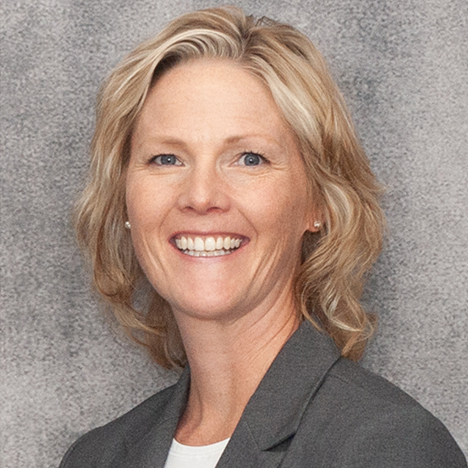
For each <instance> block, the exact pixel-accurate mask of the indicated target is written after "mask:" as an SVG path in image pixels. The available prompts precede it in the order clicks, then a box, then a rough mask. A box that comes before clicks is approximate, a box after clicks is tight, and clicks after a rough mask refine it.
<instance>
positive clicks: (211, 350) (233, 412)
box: [126, 59, 320, 445]
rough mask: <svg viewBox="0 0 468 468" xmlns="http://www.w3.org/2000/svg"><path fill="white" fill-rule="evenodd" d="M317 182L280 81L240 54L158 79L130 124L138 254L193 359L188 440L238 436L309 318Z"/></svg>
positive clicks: (181, 435) (129, 191)
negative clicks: (276, 86)
mask: <svg viewBox="0 0 468 468" xmlns="http://www.w3.org/2000/svg"><path fill="white" fill-rule="evenodd" d="M246 153H248V154H251V153H254V154H255V155H262V157H260V158H259V157H257V156H254V159H255V161H256V162H259V164H256V165H254V166H251V165H246ZM160 155H171V158H170V161H171V163H172V164H163V163H162V162H163V160H162V159H161V158H160V157H159V158H158V156H160ZM166 162H167V159H166ZM307 183H308V182H307V178H306V173H305V169H304V165H303V162H302V159H301V156H300V153H299V151H298V149H297V145H296V143H295V139H294V135H293V134H292V132H291V131H290V130H289V128H288V126H287V125H286V123H285V122H284V119H283V117H282V115H281V112H280V111H279V109H278V107H277V106H276V103H275V102H274V100H273V98H272V96H271V93H270V92H269V90H268V89H267V88H266V87H265V86H264V85H263V84H262V83H261V82H260V80H259V79H258V78H256V77H254V76H252V75H251V74H249V73H248V72H247V71H246V70H244V69H242V68H241V67H240V66H239V65H237V64H235V63H233V62H230V61H223V60H208V59H200V60H195V61H192V62H189V63H185V64H182V65H179V66H177V67H176V68H174V69H172V70H170V71H169V72H167V73H166V74H165V75H163V76H162V77H161V78H160V79H159V81H158V82H157V83H156V84H155V86H154V87H153V88H152V89H151V90H150V92H149V94H148V96H147V99H146V101H145V104H144V106H143V109H142V111H141V113H140V115H139V118H138V120H137V122H136V126H135V130H134V133H133V135H132V141H131V157H130V163H129V166H128V170H127V181H126V197H127V210H128V216H129V221H130V223H131V226H132V229H131V233H132V239H133V243H134V247H135V252H136V254H137V257H138V259H139V262H140V263H141V266H142V268H143V270H144V271H145V273H146V275H147V277H148V279H149V281H150V282H151V283H152V285H153V286H154V287H155V289H156V290H157V291H158V292H159V294H161V295H162V296H163V297H164V298H165V299H166V300H167V301H168V302H169V303H170V304H171V306H172V309H173V312H174V316H175V319H176V321H177V323H178V326H179V328H180V331H181V335H182V339H183V341H184V346H185V348H186V352H187V357H188V360H189V363H190V368H191V387H190V395H189V400H188V404H187V408H186V410H185V413H184V414H183V416H182V418H181V420H180V422H179V426H178V429H177V432H176V439H177V440H178V441H179V442H181V443H184V444H187V445H205V444H210V443H214V442H217V441H220V440H223V439H225V438H227V437H230V436H231V434H232V432H233V431H234V429H235V427H236V425H237V423H238V421H239V418H240V416H241V415H242V412H243V410H244V408H245V405H246V404H247V402H248V400H249V398H250V397H251V395H252V394H253V392H254V391H255V389H256V388H257V386H258V384H259V382H260V380H261V379H262V377H263V376H264V374H265V372H266V371H267V369H268V367H269V366H270V364H271V363H272V361H273V359H274V358H275V357H276V355H277V354H278V352H279V350H280V349H281V347H282V346H283V345H284V343H285V342H286V341H287V340H288V338H289V337H290V336H291V334H292V333H293V332H294V331H295V330H296V329H297V327H298V325H299V319H298V313H297V310H296V306H295V302H294V294H293V283H292V279H293V278H294V274H295V271H296V268H297V266H298V264H299V258H300V246H301V239H302V236H303V234H304V232H305V231H307V230H310V231H315V230H316V228H314V226H313V223H314V221H315V220H317V219H320V213H318V212H317V210H316V209H314V204H313V201H312V200H310V197H309V196H308V192H307V188H306V187H307ZM181 235H186V236H192V237H195V236H202V237H203V236H206V235H213V236H215V237H216V236H217V235H221V236H227V235H230V236H231V237H236V238H241V239H242V245H241V247H240V248H239V249H237V250H236V251H235V252H233V253H231V254H230V255H225V256H219V257H191V256H188V255H185V254H184V253H182V252H181V251H180V250H179V249H177V247H176V246H175V242H174V238H175V237H177V236H181Z"/></svg>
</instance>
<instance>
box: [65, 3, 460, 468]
mask: <svg viewBox="0 0 468 468" xmlns="http://www.w3.org/2000/svg"><path fill="white" fill-rule="evenodd" d="M378 195H379V187H378V185H377V183H376V181H375V178H374V176H373V174H372V172H371V170H370V168H369V164H368V161H367V159H366V156H365V154H364V152H363V150H362V148H361V147H360V146H359V143H358V141H357V138H356V136H355V133H354V130H353V127H352V124H351V123H350V119H349V116H348V114H347V111H346V108H345V104H344V102H343V99H342V97H341V95H340V93H339V91H338V89H337V88H336V85H335V84H334V82H333V80H332V79H331V77H330V75H329V73H328V71H327V67H326V65H325V63H324V60H323V58H322V57H321V56H320V54H319V53H318V51H317V50H316V49H315V48H314V46H313V45H312V44H311V43H310V41H309V40H308V39H307V38H306V37H305V36H303V35H302V34H300V33H299V32H298V31H296V30H295V29H293V28H291V27H290V26H287V25H282V24H278V23H275V22H272V21H269V20H265V19H263V20H260V21H255V20H254V19H252V18H251V17H246V16H245V15H244V14H243V12H242V11H241V10H239V9H236V8H222V9H211V10H205V11H200V12H196V13H191V14H188V15H184V16H182V17H180V18H179V19H176V20H175V21H173V22H172V23H171V24H170V25H169V26H168V27H167V28H166V29H165V30H164V31H163V32H162V33H160V34H159V35H158V36H157V37H156V38H154V39H152V40H150V41H148V42H146V43H144V44H142V45H141V46H140V47H138V48H137V49H136V50H135V51H134V52H133V53H132V54H130V56H129V57H127V59H125V60H124V61H123V62H122V64H121V65H120V66H119V67H118V68H117V69H116V70H115V71H114V72H113V74H112V75H111V76H110V78H109V80H108V82H107V83H106V85H105V87H104V88H103V91H102V94H101V96H100V103H99V109H98V120H97V126H96V133H95V137H94V141H93V160H92V166H91V179H90V181H89V184H88V187H87V189H86V191H85V192H84V194H83V196H82V198H81V201H80V204H79V207H78V216H77V221H78V223H77V226H78V234H79V238H80V240H81V242H82V244H83V245H84V247H85V249H86V250H87V252H88V253H89V255H90V259H91V261H92V265H93V268H94V279H95V284H96V287H97V288H98V290H99V291H100V292H101V293H102V295H103V297H104V298H105V299H106V300H107V301H108V303H109V304H110V305H111V306H112V308H113V310H114V312H115V315H116V317H117V318H118V320H119V321H120V322H121V323H122V324H123V325H124V327H125V328H126V329H127V330H129V331H130V332H131V333H133V336H134V337H135V338H136V339H137V340H139V342H141V343H143V344H145V345H146V346H147V348H148V349H149V351H150V353H151V355H152V356H153V357H154V359H155V360H156V361H157V362H158V363H159V364H161V365H163V366H166V367H181V368H185V369H184V371H183V373H182V376H181V378H180V380H179V382H178V383H177V384H176V385H175V386H173V387H170V388H168V389H166V390H164V391H162V392H160V393H158V394H156V395H155V396H153V397H152V398H150V399H149V400H147V401H145V402H143V403H142V404H141V405H140V406H138V407H137V408H135V409H134V410H132V411H130V412H129V413H127V414H126V415H124V416H122V417H121V418H119V419H117V420H116V421H113V422H111V423H110V424H108V425H106V426H104V427H102V428H98V429H95V430H94V431H91V432H90V433H88V434H86V435H85V436H83V437H82V438H81V439H80V440H79V441H78V442H77V443H75V445H74V446H73V447H72V448H71V449H70V450H69V451H68V453H67V455H66V456H65V458H64V460H63V462H62V465H61V466H62V467H66V468H72V467H80V468H84V467H113V468H116V467H167V468H174V467H214V466H219V467H243V468H246V467H276V466H280V465H281V466H283V467H309V466H310V467H312V466H314V467H345V466H346V467H348V466H352V467H377V466H378V467H382V466H388V467H399V468H401V467H412V468H414V467H423V466H424V467H442V466H444V467H463V466H466V462H465V460H464V457H463V455H462V453H461V451H460V449H459V448H458V447H457V445H456V443H455V441H454V440H453V439H452V438H451V436H450V434H449V433H448V431H447V430H446V429H445V427H444V426H443V425H442V424H441V423H440V422H439V421H438V420H437V419H435V418H434V417H433V416H432V415H430V414H429V413H428V412H426V411H425V410H424V409H423V408H421V407H420V406H419V405H418V404H417V403H416V402H415V401H414V400H412V399H411V398H410V397H409V396H407V395H406V394H404V393H403V392H402V391H400V390H398V389H396V388H395V387H394V386H392V385H391V384H390V383H388V382H386V381H385V380H383V379H381V378H379V377H377V376H375V375H373V374H371V373H369V372H367V371H365V370H363V369H362V368H360V367H359V366H358V365H357V364H355V363H354V362H353V361H356V360H358V359H359V358H360V356H361V355H362V353H363V350H364V347H365V344H366V341H367V340H368V338H369V337H370V335H371V333H372V331H373V329H374V320H373V319H372V317H371V316H369V315H367V314H366V313H365V312H364V310H363V309H362V307H361V305H360V303H359V298H360V294H361V290H362V284H363V275H364V273H365V272H366V271H367V270H368V269H369V268H370V266H371V265H372V263H373V262H374V261H375V259H376V257H377V255H378V253H379V251H380V247H381V240H382V231H383V228H384V217H383V214H382V211H381V209H380V207H379V205H378ZM146 281H148V282H149V284H150V285H151V288H146V291H147V295H146V297H147V302H146V305H145V306H143V307H141V308H140V309H138V308H137V307H136V306H135V303H136V302H139V303H141V302H142V301H141V297H140V300H139V301H135V294H136V293H139V294H141V291H142V290H145V283H146ZM137 309H138V310H137Z"/></svg>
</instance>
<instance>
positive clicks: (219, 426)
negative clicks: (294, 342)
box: [175, 298, 299, 445]
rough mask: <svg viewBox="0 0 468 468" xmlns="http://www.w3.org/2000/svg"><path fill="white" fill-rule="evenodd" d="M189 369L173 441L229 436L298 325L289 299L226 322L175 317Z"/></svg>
mask: <svg viewBox="0 0 468 468" xmlns="http://www.w3.org/2000/svg"><path fill="white" fill-rule="evenodd" d="M175 315H176V318H177V321H178V325H179V328H180V331H181V334H182V339H183V341H184V346H185V349H186V352H187V357H188V361H189V364H190V372H191V374H190V375H191V377H190V378H191V381H190V393H189V399H188V404H187V407H186V409H185V412H184V414H183V416H182V418H181V420H180V422H179V426H178V428H177V432H176V438H177V440H178V441H179V442H181V443H185V444H187V445H206V444H210V443H214V442H218V441H220V440H223V439H226V438H228V437H230V436H231V435H232V433H233V432H234V429H235V427H236V426H237V423H238V422H239V419H240V417H241V415H242V413H243V411H244V408H245V406H246V405H247V403H248V401H249V399H250V397H251V396H252V395H253V393H254V392H255V390H256V388H257V387H258V385H259V383H260V381H261V380H262V378H263V376H264V375H265V373H266V371H267V370H268V368H269V367H270V365H271V363H272V362H273V360H274V359H275V357H276V356H277V354H278V353H279V351H280V350H281V348H282V347H283V345H284V344H285V343H286V341H287V340H288V339H289V337H290V336H291V335H292V334H293V333H294V331H295V330H296V329H297V328H298V326H299V320H298V318H297V317H298V315H297V313H296V309H295V306H294V301H293V300H291V298H284V300H280V301H276V302H275V304H274V306H273V307H271V308H268V307H259V308H258V309H257V310H254V311H251V312H250V313H248V314H244V315H242V316H241V317H240V318H238V319H231V320H228V321H221V320H202V319H197V318H194V317H190V316H188V315H183V316H182V315H181V314H177V313H175Z"/></svg>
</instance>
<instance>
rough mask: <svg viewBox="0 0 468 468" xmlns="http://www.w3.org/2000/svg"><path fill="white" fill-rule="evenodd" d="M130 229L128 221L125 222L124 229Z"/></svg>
mask: <svg viewBox="0 0 468 468" xmlns="http://www.w3.org/2000/svg"><path fill="white" fill-rule="evenodd" d="M131 227H132V225H131V224H130V221H125V229H131Z"/></svg>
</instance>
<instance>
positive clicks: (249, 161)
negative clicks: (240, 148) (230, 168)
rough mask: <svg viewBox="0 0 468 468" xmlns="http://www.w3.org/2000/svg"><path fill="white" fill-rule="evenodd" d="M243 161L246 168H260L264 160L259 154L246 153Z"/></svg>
mask: <svg viewBox="0 0 468 468" xmlns="http://www.w3.org/2000/svg"><path fill="white" fill-rule="evenodd" d="M241 161H243V163H244V165H245V166H258V165H259V164H261V163H262V161H263V158H262V156H260V155H259V154H257V153H244V154H243V155H242V158H241Z"/></svg>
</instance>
